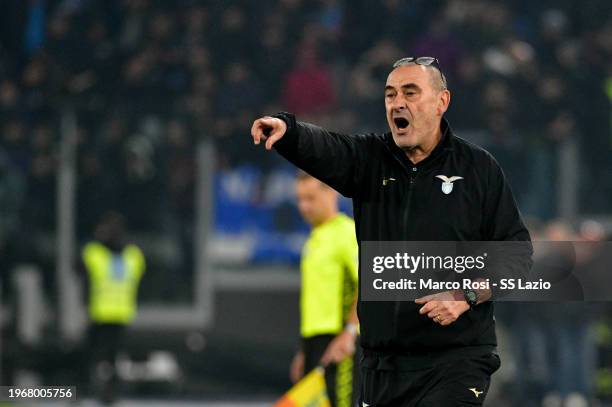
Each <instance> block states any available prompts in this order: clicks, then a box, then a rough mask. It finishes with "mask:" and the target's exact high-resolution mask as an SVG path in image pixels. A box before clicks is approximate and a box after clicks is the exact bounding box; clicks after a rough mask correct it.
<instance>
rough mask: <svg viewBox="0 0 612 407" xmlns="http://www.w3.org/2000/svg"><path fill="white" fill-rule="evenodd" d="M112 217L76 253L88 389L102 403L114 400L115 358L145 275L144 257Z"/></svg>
mask: <svg viewBox="0 0 612 407" xmlns="http://www.w3.org/2000/svg"><path fill="white" fill-rule="evenodd" d="M125 223H126V222H125V219H124V218H123V216H121V215H120V214H118V213H116V212H108V213H106V214H105V215H103V217H102V219H101V221H100V222H99V223H98V225H97V226H96V230H95V240H93V241H91V242H89V243H87V244H86V245H85V246H84V247H83V249H82V252H81V261H82V265H83V267H84V269H85V272H86V275H87V280H88V288H89V289H88V294H89V295H88V312H89V320H90V329H89V345H90V356H91V358H92V366H90V367H91V368H93V372H92V373H93V377H94V387H95V388H96V389H97V390H99V391H100V392H101V394H100V396H101V398H102V400H104V401H108V402H110V401H112V400H113V399H114V397H115V394H114V393H115V388H116V384H117V376H116V373H115V368H114V366H115V359H116V356H117V353H118V352H119V350H120V348H121V343H122V339H123V335H124V332H125V329H126V326H127V325H129V324H130V323H131V322H132V320H133V319H134V317H135V315H136V311H137V293H138V285H139V284H140V280H141V278H142V275H143V273H144V271H145V258H144V255H143V253H142V251H141V250H140V249H139V248H138V247H137V246H136V245H134V244H128V243H127V242H126V234H127V232H126V224H125Z"/></svg>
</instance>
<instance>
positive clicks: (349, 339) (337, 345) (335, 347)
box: [321, 331, 355, 366]
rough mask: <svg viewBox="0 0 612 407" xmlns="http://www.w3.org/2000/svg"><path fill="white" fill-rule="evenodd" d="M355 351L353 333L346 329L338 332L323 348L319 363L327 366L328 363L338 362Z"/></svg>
mask: <svg viewBox="0 0 612 407" xmlns="http://www.w3.org/2000/svg"><path fill="white" fill-rule="evenodd" d="M354 353H355V335H353V334H352V333H350V332H348V331H342V333H340V334H338V335H337V336H336V337H335V338H334V339H333V340H332V341H331V343H330V344H329V345H328V346H327V349H325V353H324V354H323V356H322V357H321V364H322V365H323V366H327V365H328V364H330V363H340V362H341V361H342V360H344V359H345V358H347V357H349V356H353V354H354Z"/></svg>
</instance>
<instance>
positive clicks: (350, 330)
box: [344, 322, 359, 336]
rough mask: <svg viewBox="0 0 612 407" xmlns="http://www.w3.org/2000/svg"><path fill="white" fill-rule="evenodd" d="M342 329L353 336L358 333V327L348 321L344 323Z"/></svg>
mask: <svg viewBox="0 0 612 407" xmlns="http://www.w3.org/2000/svg"><path fill="white" fill-rule="evenodd" d="M344 330H345V331H347V332H348V333H350V334H351V335H353V336H357V335H358V334H359V327H358V326H357V324H355V323H353V322H349V323H348V324H346V326H345V327H344Z"/></svg>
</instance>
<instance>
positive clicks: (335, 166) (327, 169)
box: [274, 112, 367, 197]
mask: <svg viewBox="0 0 612 407" xmlns="http://www.w3.org/2000/svg"><path fill="white" fill-rule="evenodd" d="M274 117H277V118H279V119H282V120H283V121H285V123H287V132H286V133H285V135H284V136H283V138H281V139H280V140H279V141H277V142H276V143H275V144H274V148H275V149H276V151H278V153H279V154H280V155H282V156H283V157H285V158H286V159H287V160H289V161H290V162H291V163H293V164H295V165H296V166H297V167H298V168H300V169H302V170H304V171H306V172H307V173H308V174H310V175H312V176H313V177H315V178H317V179H319V180H321V181H322V182H324V183H326V184H327V185H329V186H330V187H332V188H333V189H335V190H336V191H338V192H340V193H341V194H342V195H344V196H346V197H353V196H354V194H355V189H356V185H357V179H358V173H359V171H360V169H361V168H362V165H361V157H362V156H363V153H362V151H364V149H365V145H366V140H367V137H366V136H348V135H344V134H338V133H334V132H331V131H328V130H326V129H324V128H321V127H318V126H315V125H313V124H310V123H304V122H299V121H296V120H295V117H294V116H293V115H292V114H290V113H285V112H282V113H278V114H276V115H274Z"/></svg>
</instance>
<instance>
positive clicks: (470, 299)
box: [463, 290, 478, 308]
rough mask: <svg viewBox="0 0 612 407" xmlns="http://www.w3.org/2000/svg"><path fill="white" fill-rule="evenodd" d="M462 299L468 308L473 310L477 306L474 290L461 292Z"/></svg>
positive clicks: (476, 294)
mask: <svg viewBox="0 0 612 407" xmlns="http://www.w3.org/2000/svg"><path fill="white" fill-rule="evenodd" d="M463 298H464V299H465V301H466V302H467V303H468V305H469V306H470V308H474V307H475V306H476V305H477V304H478V292H476V291H475V290H463Z"/></svg>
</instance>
